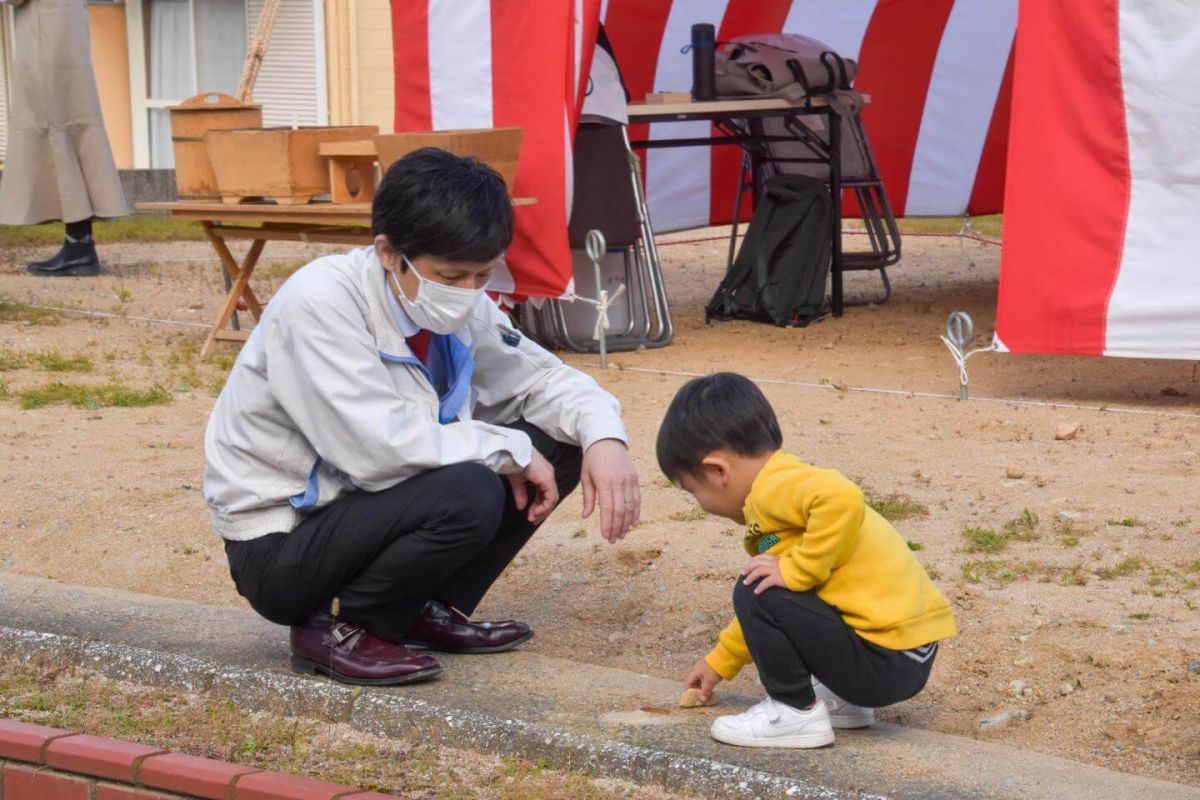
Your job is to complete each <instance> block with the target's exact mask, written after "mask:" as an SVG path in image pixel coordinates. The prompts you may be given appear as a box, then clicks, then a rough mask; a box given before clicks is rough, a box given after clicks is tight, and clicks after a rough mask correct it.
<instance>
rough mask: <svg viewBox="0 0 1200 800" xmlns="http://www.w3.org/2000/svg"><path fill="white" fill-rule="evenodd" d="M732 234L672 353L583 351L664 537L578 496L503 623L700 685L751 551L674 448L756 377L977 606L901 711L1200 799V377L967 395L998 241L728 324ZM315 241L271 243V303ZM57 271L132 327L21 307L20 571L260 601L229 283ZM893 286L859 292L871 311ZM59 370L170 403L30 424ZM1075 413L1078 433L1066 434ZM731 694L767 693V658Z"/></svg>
mask: <svg viewBox="0 0 1200 800" xmlns="http://www.w3.org/2000/svg"><path fill="white" fill-rule="evenodd" d="M719 233H720V231H719V230H716V231H702V232H689V233H687V234H677V235H673V236H667V237H664V246H663V247H662V249H661V253H662V256H663V258H664V263H665V268H666V274H667V281H668V290H669V294H670V296H671V299H672V304H673V311H674V315H675V321H676V324H677V327H678V335H677V338H676V340H675V343H674V344H673V345H672V346H671V347H669V348H666V349H662V350H657V351H649V352H644V353H624V354H618V355H616V356H614V357H613V362H614V366H613V367H612V368H610V369H609V370H608V371H607V372H605V373H601V372H600V371H599V370H598V369H597V359H596V358H595V357H590V356H580V355H567V356H566V359H567V360H568V361H569V362H570V363H572V364H575V365H577V366H579V367H581V368H584V369H587V370H588V371H589V372H591V373H592V374H593V375H595V376H596V377H597V378H598V379H599V380H600V381H601V382H602V383H603V384H604V385H605V386H606V387H607V388H608V389H609V390H611V391H612V392H613V393H614V394H615V395H616V396H617V397H619V398H620V400H621V401H622V403H623V404H624V407H625V417H626V422H627V425H628V427H629V432H630V435H631V438H632V450H633V453H634V456H635V459H636V462H637V466H638V468H639V470H640V472H641V476H642V486H643V492H644V497H645V502H644V515H643V516H644V519H643V523H642V524H641V526H640V527H639V528H638V529H637V530H636V531H634V532H633V533H632V534H631V535H630V537H629V538H628V539H627V540H626V541H625V542H623V543H620V544H618V545H616V546H613V547H610V546H608V545H606V544H604V543H603V541H602V540H601V539H600V537H599V535H598V522H597V520H594V519H593V520H586V521H581V520H580V519H579V498H578V496H575V497H571V498H568V499H567V501H566V503H565V504H564V506H563V507H562V508H561V509H560V510H559V511H558V512H556V513H555V515H554V516H553V517H552V518H551V520H550V521H549V522H548V523H547V524H546V526H545V527H544V528H543V530H542V531H541V532H540V533H539V534H538V536H537V537H535V539H534V540H533V542H532V543H531V544H530V546H529V547H528V548H527V549H526V551H525V552H524V553H523V554H522V555H521V556H519V557H518V560H517V561H516V563H515V564H514V566H513V567H512V568H511V569H510V570H509V571H508V572H507V573H506V574H505V576H504V577H503V578H502V579H501V581H500V582H499V583H498V584H497V586H496V587H495V589H494V591H493V592H492V593H491V595H490V596H489V597H488V598H487V599H486V600H485V604H484V607H483V608H481V609H480V616H482V617H487V616H489V615H504V616H508V615H516V616H519V617H522V618H525V619H527V620H529V621H530V622H531V623H532V624H533V625H534V626H535V627H536V628H537V631H538V636H537V638H536V639H534V641H533V642H532V643H531V645H530V647H532V648H533V649H535V650H540V651H542V652H546V653H552V654H555V655H566V656H569V657H571V658H574V659H577V660H581V661H589V662H594V663H600V664H605V665H611V666H616V667H622V668H625V669H630V670H638V671H643V672H647V673H652V674H657V675H663V676H668V677H678V676H682V674H683V672H684V671H685V669H686V668H687V667H688V665H690V664H691V663H692V661H693V660H694V659H695V658H696V657H698V656H699V655H701V654H703V653H704V652H706V651H707V649H708V648H709V647H710V646H711V643H712V641H713V640H714V638H715V636H716V633H717V631H718V630H719V629H720V627H721V626H722V625H723V624H724V622H725V621H726V618H727V617H728V616H729V615H730V613H731V609H730V603H729V594H730V590H731V587H732V584H733V580H734V576H735V575H736V573H737V570H738V568H739V566H740V565H741V563H742V561H743V560H744V555H743V554H742V551H741V547H740V532H739V531H738V530H736V529H735V527H734V526H733V525H732V524H731V523H728V522H726V521H723V520H719V519H716V518H712V517H708V516H706V515H704V514H702V513H701V512H699V510H698V509H696V508H695V507H694V505H693V504H692V503H691V501H690V499H689V497H688V496H687V495H685V494H684V493H682V492H680V491H678V490H676V489H674V488H671V487H670V486H669V485H668V484H666V483H665V482H664V481H663V480H662V477H661V475H660V474H659V473H658V471H657V468H656V466H655V463H654V457H653V445H654V435H655V431H656V429H657V425H658V422H659V418H660V415H661V413H662V410H663V408H664V407H665V406H666V404H667V402H668V401H669V399H670V398H671V396H672V395H673V393H674V392H675V390H676V389H677V388H678V387H679V385H680V384H681V383H682V382H683V381H684V380H686V378H687V375H688V374H692V373H704V372H708V371H712V370H716V369H732V370H737V371H740V372H743V373H745V374H747V375H750V376H751V377H754V378H756V379H759V380H761V381H763V388H764V390H765V391H766V393H767V395H768V396H769V397H770V399H771V400H772V402H773V403H774V404H775V406H776V409H777V411H778V413H779V417H780V421H781V423H782V425H783V429H784V434H785V439H786V442H785V446H786V447H787V448H788V449H790V450H792V451H794V452H796V453H797V454H799V455H801V456H802V457H803V458H805V459H807V460H809V461H811V462H814V463H816V464H819V465H822V466H831V467H836V468H838V469H840V470H841V471H842V472H844V473H845V474H847V475H849V476H851V477H852V478H854V479H856V480H858V481H860V482H861V483H862V484H863V486H864V487H865V488H866V489H867V490H868V491H869V493H870V494H871V496H872V498H874V500H875V502H876V503H877V504H878V506H879V507H880V508H881V509H883V510H886V511H887V512H888V513H889V514H890V515H892V516H893V517H894V518H896V520H897V521H896V524H897V526H898V527H899V529H900V530H901V532H902V533H903V534H904V536H905V537H906V538H907V539H908V540H909V541H910V542H911V543H912V546H913V548H914V549H917V550H919V552H918V556H919V557H920V558H921V560H922V561H923V562H924V563H925V564H926V565H927V567H928V568H929V569H930V571H931V573H932V574H933V575H934V576H935V579H936V580H937V583H938V584H939V585H940V586H941V588H942V590H943V591H944V592H945V593H946V595H947V596H948V597H949V598H950V599H951V601H952V603H953V605H954V608H955V610H956V613H957V616H958V622H959V628H960V635H959V637H958V638H957V639H955V640H952V641H949V642H947V643H946V644H945V645H944V646H943V649H942V650H941V654H940V656H939V658H938V663H937V665H936V667H935V669H934V673H933V678H932V680H931V682H930V685H929V687H928V689H927V690H926V691H925V692H924V693H923V694H921V695H919V696H918V697H917V698H915V699H914V700H911V701H909V702H906V703H901V704H899V705H898V706H895V707H893V708H890V709H887V710H884V711H883V712H881V716H882V717H883V718H885V719H890V720H894V721H899V722H903V723H905V724H910V725H916V726H921V727H927V728H932V729H936V730H941V731H947V732H951V733H957V734H963V735H970V736H977V737H983V738H987V739H991V740H996V741H1002V742H1006V743H1009V744H1012V745H1015V746H1018V747H1024V748H1031V749H1035V750H1039V751H1043V752H1047V753H1053V754H1056V755H1060V756H1063V757H1066V758H1071V759H1076V760H1080V761H1086V762H1090V763H1094V764H1101V765H1104V766H1107V767H1111V768H1113V769H1118V770H1122V771H1126V772H1135V773H1139V774H1143V775H1149V776H1154V777H1159V778H1164V779H1168V780H1174V781H1182V782H1187V783H1200V737H1197V735H1196V733H1197V730H1200V691H1198V690H1200V623H1198V617H1197V614H1196V609H1197V606H1198V604H1200V508H1197V506H1196V500H1195V497H1196V486H1197V471H1198V470H1200V377H1198V375H1197V365H1196V364H1194V363H1190V362H1189V363H1185V362H1172V361H1135V360H1119V359H1092V358H1071V357H1061V356H1058V357H1035V356H1014V355H994V354H985V355H980V356H978V357H976V358H974V359H972V361H971V387H972V394H973V397H975V398H979V399H974V400H972V401H971V402H968V403H961V402H958V401H957V400H956V399H955V398H956V397H957V373H956V370H955V367H954V365H953V363H952V361H951V359H950V357H949V355H948V354H947V352H946V351H945V348H944V347H943V345H942V344H941V342H939V340H938V338H937V337H938V334H939V333H940V332H941V331H942V329H943V326H944V324H945V319H946V316H947V314H948V313H949V312H950V311H952V310H956V309H963V310H966V311H968V312H970V313H971V314H972V316H973V317H974V319H975V322H976V327H977V329H978V330H979V332H980V337H981V338H980V339H979V340H977V343H982V342H984V341H987V338H988V337H989V336H990V332H991V330H990V326H991V325H992V323H993V320H994V310H995V295H996V284H997V276H998V273H999V260H1000V255H999V248H997V247H993V246H989V245H986V244H981V243H977V242H970V241H961V240H956V239H945V238H916V237H911V238H908V239H907V240H906V241H905V244H904V246H905V258H904V260H903V261H902V263H901V264H900V265H898V266H897V267H895V268H893V270H892V276H893V283H894V286H895V293H894V295H893V297H892V299H891V301H890V302H888V303H886V304H884V305H882V306H860V307H855V308H851V309H849V310H848V311H847V313H846V315H845V317H844V318H841V319H825V320H822V321H820V322H818V323H816V324H814V325H812V326H810V327H809V328H806V329H801V330H782V329H776V328H771V327H766V326H763V325H756V324H750V323H725V324H714V325H711V326H706V325H705V324H704V322H703V316H702V308H703V305H704V303H705V302H706V301H707V299H708V297H709V296H710V295H711V293H712V290H713V289H714V288H715V286H716V284H717V283H718V281H719V279H720V276H721V274H722V272H723V263H724V259H723V253H724V246H723V242H721V241H701V242H692V243H684V244H678V243H675V244H671V242H679V241H681V240H686V239H695V238H704V237H706V236H711V235H716V234H719ZM39 252H40V251H39ZM318 252H320V250H319V249H318V248H315V247H304V246H299V245H297V246H288V245H274V246H272V247H271V248H269V249H268V255H269V256H271V259H272V260H270V261H269V262H267V263H266V264H265V265H264V266H263V267H262V269H261V270H260V272H261V275H260V278H261V280H260V281H259V283H258V286H259V288H260V295H266V296H269V295H270V293H271V288H272V287H273V286H278V285H279V283H281V281H282V280H284V279H285V278H286V276H287V275H288V274H289V273H290V271H291V270H292V269H294V268H295V267H296V266H297V265H298V264H299V263H302V262H303V261H304V260H305V259H306V258H308V257H310V256H311V255H313V254H315V253H318ZM34 255H38V253H35V252H34V251H31V250H24V249H9V250H4V251H0V298H3V299H4V300H6V301H15V302H18V303H25V304H33V305H51V306H57V307H62V308H77V309H88V310H94V311H99V312H103V313H105V314H114V315H116V316H115V317H114V316H85V315H80V314H74V313H55V314H49V315H46V314H44V313H41V312H37V311H34V310H30V309H28V308H22V307H19V306H14V305H12V302H9V304H8V305H0V370H2V371H0V381H3V383H0V395H6V398H5V399H0V477H2V480H3V486H4V489H5V491H4V492H3V493H0V568H3V569H6V570H11V571H14V572H19V573H22V574H28V575H37V576H42V577H50V578H53V579H55V580H59V581H64V582H69V583H78V584H88V585H104V586H110V587H114V588H120V589H128V590H132V591H137V592H146V593H151V594H159V595H164V596H171V597H179V598H184V599H188V600H192V601H198V602H204V603H222V604H239V603H241V602H242V601H241V600H240V598H239V597H238V596H237V595H236V594H235V592H234V590H233V588H232V585H231V583H230V581H229V578H228V574H227V567H226V563H225V561H224V557H223V552H222V549H221V546H220V542H219V540H218V539H217V538H216V537H215V536H214V535H213V534H212V533H211V531H210V529H209V528H208V524H207V521H206V515H205V511H204V502H203V497H202V494H201V483H202V476H203V447H202V441H201V437H202V433H203V429H204V424H205V420H206V417H207V414H208V412H209V409H210V408H211V405H212V402H213V397H214V395H215V392H217V391H219V388H220V385H221V382H222V380H223V376H224V374H225V373H226V371H227V370H228V367H229V364H230V363H231V361H232V356H233V355H234V350H233V349H232V347H231V346H226V347H228V348H229V349H226V350H223V351H222V354H221V355H219V356H218V357H216V358H214V359H210V360H209V361H207V362H201V361H200V360H199V358H198V355H197V354H198V351H199V347H200V345H201V344H202V342H203V337H204V327H203V325H204V323H205V322H206V321H207V320H209V319H210V318H211V317H212V316H214V315H215V313H216V309H217V306H218V304H219V300H220V297H221V295H222V291H221V283H220V279H219V274H218V271H217V266H216V263H215V261H214V260H213V259H212V257H211V255H210V252H209V251H208V250H207V246H206V245H205V244H203V243H200V242H189V243H175V244H154V245H140V244H127V245H114V246H111V247H107V248H105V250H104V252H103V255H104V256H106V257H107V258H108V259H109V262H108V267H107V269H106V272H105V273H104V274H103V275H102V276H101V277H99V278H96V279H71V280H45V279H36V278H33V277H30V276H28V275H26V274H25V272H24V271H23V270H22V269H21V263H23V260H24V259H26V258H28V257H31V256H34ZM877 288H878V283H877V278H875V277H874V276H872V275H868V274H857V275H852V276H850V277H849V279H848V294H849V296H850V297H851V298H852V299H853V298H869V297H870V296H872V294H873V293H874V292H875V291H876V290H877ZM138 318H153V320H157V321H151V320H150V319H138ZM48 353H49V354H52V355H51V356H48V355H47V354H48ZM76 355H83V356H86V357H87V359H89V360H90V364H91V370H90V371H82V372H81V371H79V370H84V369H85V368H86V366H87V364H86V363H85V362H84V361H81V360H78V359H75V360H72V357H73V356H76ZM55 369H57V370H59V371H57V372H55V371H52V370H55ZM72 370H75V371H72ZM55 381H60V382H63V383H67V384H80V385H82V386H96V385H101V384H112V383H119V384H121V385H123V387H124V388H127V389H131V390H146V389H148V388H150V387H152V386H154V385H159V386H161V387H163V388H164V389H166V390H167V391H168V392H169V393H170V400H169V402H166V403H165V404H156V405H147V406H145V407H109V406H104V405H102V404H100V405H98V404H96V403H92V404H90V405H89V404H88V403H86V402H85V401H83V400H80V402H84V405H83V406H82V407H76V406H73V405H63V404H50V405H45V406H44V407H41V408H31V409H28V410H25V409H23V408H22V404H25V405H37V404H38V403H39V402H41V401H45V400H48V399H53V397H52V396H50V395H48V394H47V393H46V392H45V391H44V390H45V388H46V387H47V385H48V384H52V383H53V382H55ZM110 390H111V386H110ZM877 390H889V391H887V392H881V391H877ZM56 391H57V392H58V393H59V394H60V395H63V394H66V395H69V396H75V397H78V396H79V390H78V389H75V390H70V389H68V390H64V389H62V388H59V389H57V390H56ZM930 395H933V396H930ZM107 397H109V398H110V402H111V398H112V397H117V398H118V400H117V402H124V403H131V402H135V401H136V400H137V396H136V395H129V394H125V395H121V394H120V393H114V392H113V391H110V392H109V394H108V395H107ZM130 397H133V398H134V399H133V400H130V399H129V398H130ZM122 398H123V399H122ZM154 399H159V400H161V399H163V398H162V397H161V396H160V397H158V398H155V397H154V396H153V395H151V396H149V398H148V399H147V402H150V401H153V400H154ZM1018 401H1022V402H1018ZM1024 401H1029V402H1024ZM1049 403H1055V404H1064V405H1068V406H1072V405H1073V406H1086V407H1089V408H1076V407H1052V406H1050V405H1046V404H1049ZM1099 407H1104V408H1107V409H1112V410H1097V409H1098V408H1099ZM1116 409H1127V410H1131V411H1135V412H1137V413H1123V412H1119V411H1117V410H1116ZM1064 424H1066V425H1077V426H1078V432H1077V434H1076V435H1075V436H1074V438H1072V439H1068V440H1056V438H1055V432H1056V429H1057V428H1058V427H1059V426H1061V425H1064ZM1026 510H1028V513H1025V512H1026ZM906 516H907V518H904V517H906ZM733 688H735V689H738V690H741V691H746V692H756V691H759V690H758V687H757V686H756V685H755V683H754V674H753V670H752V669H750V670H747V671H746V673H745V674H743V675H742V676H740V677H739V678H738V679H737V681H736V682H735V684H734V686H733ZM604 710H605V709H600V710H598V713H602V712H603V711H604Z"/></svg>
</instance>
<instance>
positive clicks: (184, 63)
mask: <svg viewBox="0 0 1200 800" xmlns="http://www.w3.org/2000/svg"><path fill="white" fill-rule="evenodd" d="M191 13H192V12H191V3H189V2H188V0H150V35H149V37H148V38H149V58H148V62H149V63H148V65H147V66H148V70H149V73H150V75H149V78H150V97H152V98H153V99H155V100H167V101H170V102H173V103H174V102H178V101H180V100H184V99H187V98H188V97H191V96H192V95H193V94H195V93H196V78H195V75H194V74H193V72H192V64H193V58H192V24H191ZM150 166H151V167H154V168H157V169H170V168H172V167H174V166H175V151H174V149H173V147H172V145H171V120H170V117H169V115H168V113H167V111H166V110H165V109H152V110H151V111H150Z"/></svg>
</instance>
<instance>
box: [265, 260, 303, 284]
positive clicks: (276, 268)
mask: <svg viewBox="0 0 1200 800" xmlns="http://www.w3.org/2000/svg"><path fill="white" fill-rule="evenodd" d="M308 263H309V262H308V261H295V260H289V261H272V262H271V263H269V264H266V265H264V266H263V267H261V268H259V269H256V270H255V271H254V277H255V278H256V279H261V280H268V281H286V280H287V279H288V278H290V277H292V275H294V274H295V273H296V270H298V269H300V268H301V267H303V266H305V265H306V264H308Z"/></svg>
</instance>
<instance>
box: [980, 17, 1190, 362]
mask: <svg viewBox="0 0 1200 800" xmlns="http://www.w3.org/2000/svg"><path fill="white" fill-rule="evenodd" d="M1197 75H1200V3H1196V2H1185V1H1184V0H1177V1H1176V2H1147V1H1146V0H1037V2H1022V3H1021V15H1020V34H1019V36H1018V40H1017V51H1016V63H1015V72H1014V79H1015V83H1014V90H1013V104H1014V108H1015V109H1016V110H1017V111H1016V113H1014V115H1013V120H1012V128H1011V132H1010V145H1009V146H1010V149H1011V157H1010V159H1009V182H1008V190H1007V194H1006V196H1005V207H1006V209H1007V210H1006V213H1005V219H1004V249H1003V253H1002V256H1001V268H1000V292H999V307H998V309H997V318H996V344H997V346H998V347H1000V348H1001V349H1002V350H1008V351H1011V352H1019V353H1077V354H1085V355H1107V356H1130V357H1152V358H1180V359H1200V266H1197V257H1196V254H1197V253H1200V83H1198V82H1197V80H1196V76H1197Z"/></svg>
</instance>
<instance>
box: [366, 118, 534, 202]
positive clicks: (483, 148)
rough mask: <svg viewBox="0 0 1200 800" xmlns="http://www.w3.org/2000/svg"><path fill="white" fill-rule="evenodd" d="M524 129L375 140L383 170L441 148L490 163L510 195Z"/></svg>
mask: <svg viewBox="0 0 1200 800" xmlns="http://www.w3.org/2000/svg"><path fill="white" fill-rule="evenodd" d="M524 137H525V129H524V128H480V129H478V130H461V131H421V132H417V133H393V134H390V135H387V136H376V137H375V149H376V151H378V153H379V168H380V169H381V170H383V171H384V172H387V168H388V167H390V166H391V165H392V162H394V161H397V160H399V159H400V158H402V157H403V156H406V155H408V154H409V153H411V152H412V151H414V150H419V149H420V148H422V147H438V148H441V149H442V150H447V151H449V152H451V153H453V154H454V155H456V156H471V157H474V158H478V159H479V160H480V161H482V162H483V163H485V164H487V165H488V166H489V167H491V168H492V169H494V170H496V172H499V173H500V177H501V178H503V179H504V185H505V186H507V187H508V190H509V192H512V190H513V181H514V180H516V177H517V158H518V157H519V156H520V155H521V141H522V140H523V139H524Z"/></svg>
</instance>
